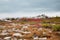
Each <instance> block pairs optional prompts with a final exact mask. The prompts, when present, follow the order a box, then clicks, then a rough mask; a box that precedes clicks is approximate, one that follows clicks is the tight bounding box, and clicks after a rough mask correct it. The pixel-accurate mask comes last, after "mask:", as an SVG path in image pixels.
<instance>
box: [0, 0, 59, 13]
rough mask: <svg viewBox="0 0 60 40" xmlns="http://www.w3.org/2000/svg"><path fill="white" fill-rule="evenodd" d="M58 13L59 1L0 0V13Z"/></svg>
mask: <svg viewBox="0 0 60 40" xmlns="http://www.w3.org/2000/svg"><path fill="white" fill-rule="evenodd" d="M36 11H37V12H38V11H55V12H56V11H60V0H0V13H5V12H8V13H10V12H36Z"/></svg>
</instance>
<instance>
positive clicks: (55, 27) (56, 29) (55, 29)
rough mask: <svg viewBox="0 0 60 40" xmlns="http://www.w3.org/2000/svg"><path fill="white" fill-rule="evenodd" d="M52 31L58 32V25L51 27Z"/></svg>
mask: <svg viewBox="0 0 60 40" xmlns="http://www.w3.org/2000/svg"><path fill="white" fill-rule="evenodd" d="M52 29H53V31H60V25H54V26H52Z"/></svg>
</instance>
